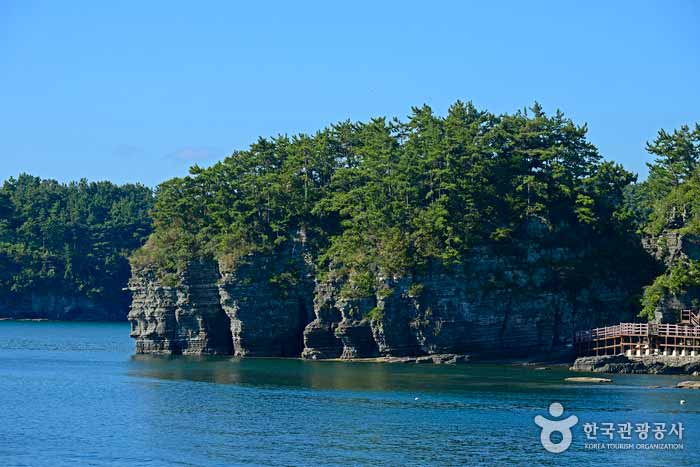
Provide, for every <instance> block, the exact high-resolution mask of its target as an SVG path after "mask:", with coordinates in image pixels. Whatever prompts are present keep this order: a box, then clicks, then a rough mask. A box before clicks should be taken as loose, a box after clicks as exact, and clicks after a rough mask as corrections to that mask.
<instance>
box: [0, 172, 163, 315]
mask: <svg viewBox="0 0 700 467" xmlns="http://www.w3.org/2000/svg"><path fill="white" fill-rule="evenodd" d="M152 200H153V195H152V193H151V190H149V189H148V188H145V187H143V186H141V185H124V186H116V185H114V184H112V183H109V182H97V183H88V182H87V181H85V180H81V181H80V182H77V183H70V184H60V183H58V182H56V181H55V180H42V179H40V178H38V177H33V176H30V175H24V174H23V175H20V176H19V178H17V179H14V178H10V179H9V180H7V181H6V182H4V184H3V185H2V188H1V189H0V303H5V304H10V306H11V305H12V304H13V303H20V302H22V300H23V299H25V298H26V297H27V296H28V294H29V293H31V292H40V293H41V292H56V293H58V294H60V295H64V296H69V297H70V296H84V297H87V298H89V299H91V300H93V301H96V302H109V306H110V307H111V306H121V308H122V310H123V311H124V312H125V311H126V306H125V304H126V303H127V300H128V295H127V294H125V293H124V292H123V291H122V288H123V287H125V286H126V282H127V279H128V277H129V273H130V270H129V264H128V261H127V257H128V256H129V255H130V254H131V253H132V252H133V251H134V250H135V249H136V248H138V247H139V246H141V245H142V244H143V242H144V241H145V239H146V238H147V237H148V235H149V234H150V232H151V221H150V217H149V214H148V211H149V209H150V208H151V207H152V204H153V201H152Z"/></svg>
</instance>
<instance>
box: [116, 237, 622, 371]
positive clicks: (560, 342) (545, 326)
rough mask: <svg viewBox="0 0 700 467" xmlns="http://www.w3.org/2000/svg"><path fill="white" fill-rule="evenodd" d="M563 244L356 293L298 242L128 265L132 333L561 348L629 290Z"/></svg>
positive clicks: (482, 350)
mask: <svg viewBox="0 0 700 467" xmlns="http://www.w3.org/2000/svg"><path fill="white" fill-rule="evenodd" d="M581 254H582V253H581V252H580V251H573V250H571V249H566V248H561V247H544V246H537V247H526V248H520V249H518V250H513V251H508V252H503V251H498V250H496V249H494V248H481V249H477V250H474V251H473V252H472V254H471V255H470V256H469V257H467V258H464V259H463V261H462V262H461V264H460V265H455V266H449V267H448V266H445V265H442V264H439V263H433V264H429V265H428V266H426V267H425V268H424V269H423V270H421V271H420V272H417V273H414V274H411V275H406V276H403V277H387V278H384V279H383V282H382V283H381V284H380V287H378V290H377V291H376V293H372V294H370V295H366V294H365V296H363V294H362V293H360V292H359V291H355V290H352V288H348V287H343V285H344V284H343V283H342V281H341V280H340V279H338V277H337V276H335V275H334V274H333V272H332V271H331V273H330V274H328V275H327V278H326V279H324V280H314V275H313V268H312V266H311V265H312V263H311V261H310V260H309V258H308V255H307V254H306V253H305V252H304V251H303V248H302V247H301V246H300V244H299V243H296V242H292V243H289V244H287V245H286V246H283V247H280V248H279V249H278V250H277V251H276V253H275V254H266V255H263V254H254V255H250V256H248V257H245V258H243V259H242V260H239V261H238V264H237V265H236V267H234V268H228V269H227V270H226V271H225V272H223V273H222V272H220V270H219V267H218V266H217V265H216V264H214V263H212V262H206V261H202V262H197V263H191V264H190V265H189V266H188V268H187V270H186V271H185V272H184V273H183V274H181V275H180V276H179V277H178V284H177V285H176V286H173V287H169V286H165V285H163V284H162V283H161V282H159V280H158V278H157V276H156V274H155V273H154V272H153V271H152V270H149V269H145V270H142V271H139V272H136V273H135V274H134V275H133V277H132V280H131V281H130V283H129V287H130V290H131V291H132V293H133V304H132V310H131V313H130V314H129V319H130V320H131V321H132V336H133V337H135V338H136V348H137V352H140V353H174V354H177V353H183V354H233V355H238V356H288V357H298V356H302V357H303V358H308V359H329V358H342V359H352V358H368V357H408V356H421V355H454V354H458V355H459V354H472V355H477V356H483V357H485V358H493V357H495V358H514V357H524V356H532V355H536V354H546V353H548V352H554V351H560V350H563V351H566V350H567V349H568V348H569V347H568V345H569V344H570V343H571V339H572V336H573V333H574V331H575V330H578V329H582V328H588V327H592V326H595V325H599V324H602V323H603V322H604V321H605V320H606V317H616V318H617V319H618V320H619V319H620V313H621V310H623V309H625V308H626V303H625V300H626V298H627V296H628V295H629V290H630V287H629V285H627V288H625V284H624V282H623V281H622V279H624V278H620V277H618V276H617V275H616V274H614V273H610V272H609V271H605V270H601V271H598V272H594V273H591V274H587V275H585V277H581V276H580V275H579V276H576V275H574V274H573V273H572V270H573V269H574V268H573V267H572V266H571V265H572V264H573V263H575V262H576V261H577V259H578V258H579V256H580V255H581Z"/></svg>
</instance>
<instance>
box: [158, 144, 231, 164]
mask: <svg viewBox="0 0 700 467" xmlns="http://www.w3.org/2000/svg"><path fill="white" fill-rule="evenodd" d="M220 155H221V151H217V150H215V149H212V148H207V147H186V148H180V149H178V150H177V151H174V152H171V153H170V154H168V155H166V156H165V157H166V158H168V159H172V160H175V161H180V162H202V161H206V160H210V159H213V158H217V157H220Z"/></svg>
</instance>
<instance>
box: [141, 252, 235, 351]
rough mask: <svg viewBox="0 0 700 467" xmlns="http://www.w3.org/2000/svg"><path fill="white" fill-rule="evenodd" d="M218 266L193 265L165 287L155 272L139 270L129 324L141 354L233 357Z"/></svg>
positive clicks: (193, 263) (147, 269) (208, 262)
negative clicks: (229, 355)
mask: <svg viewBox="0 0 700 467" xmlns="http://www.w3.org/2000/svg"><path fill="white" fill-rule="evenodd" d="M218 278H219V271H218V268H217V266H216V263H214V262H213V261H204V260H202V261H198V262H192V263H190V264H189V265H188V266H187V268H186V269H185V271H183V272H182V273H181V274H179V275H178V276H177V279H176V283H175V284H172V285H165V284H163V281H162V280H161V279H160V278H159V277H158V274H157V273H156V271H155V270H153V269H152V268H145V269H141V270H135V271H134V272H133V274H132V277H131V280H130V281H129V290H130V291H131V293H132V296H133V299H132V304H131V311H130V312H129V321H131V337H133V338H135V339H136V352H137V353H155V354H190V355H200V354H225V355H226V354H230V353H231V352H232V349H233V347H232V340H231V329H230V328H231V325H230V320H229V318H228V316H227V315H226V313H224V311H223V308H222V307H221V303H220V299H219V289H218V287H217V280H218Z"/></svg>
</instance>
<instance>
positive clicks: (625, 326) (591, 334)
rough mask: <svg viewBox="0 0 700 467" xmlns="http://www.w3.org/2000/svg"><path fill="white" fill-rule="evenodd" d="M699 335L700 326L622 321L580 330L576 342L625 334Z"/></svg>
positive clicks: (642, 335)
mask: <svg viewBox="0 0 700 467" xmlns="http://www.w3.org/2000/svg"><path fill="white" fill-rule="evenodd" d="M649 335H653V336H659V337H665V336H669V337H697V338H700V326H686V325H682V324H648V323H620V324H616V325H614V326H606V327H603V328H594V329H591V330H588V331H578V332H577V333H576V334H575V336H574V343H581V342H591V341H596V340H601V339H614V338H618V337H623V336H634V337H646V336H649Z"/></svg>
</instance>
